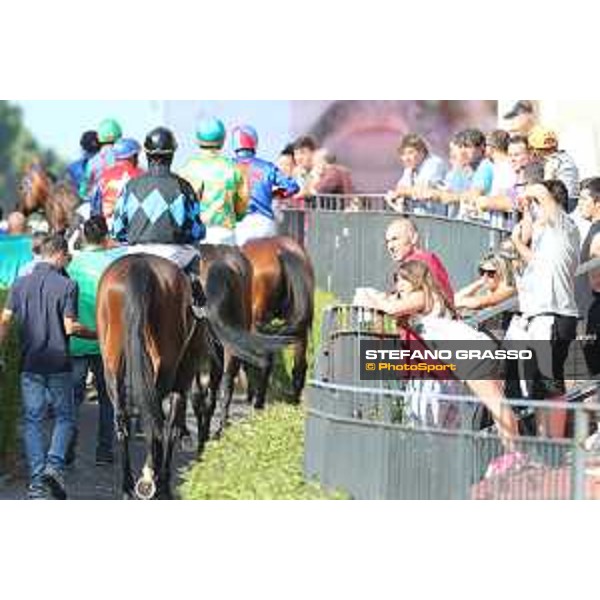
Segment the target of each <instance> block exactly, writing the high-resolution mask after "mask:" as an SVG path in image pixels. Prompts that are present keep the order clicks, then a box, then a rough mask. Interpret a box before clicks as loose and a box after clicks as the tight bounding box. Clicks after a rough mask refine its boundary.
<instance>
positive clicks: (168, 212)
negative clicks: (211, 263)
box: [112, 127, 206, 307]
mask: <svg viewBox="0 0 600 600" xmlns="http://www.w3.org/2000/svg"><path fill="white" fill-rule="evenodd" d="M176 149H177V142H176V140H175V136H174V135H173V133H172V132H171V131H170V130H169V129H166V128H165V127H157V128H156V129H154V130H152V131H151V132H150V133H149V134H148V135H147V136H146V141H145V142H144V150H145V152H146V158H147V161H148V172H147V173H146V174H144V175H141V176H140V177H137V178H135V179H132V180H131V181H130V182H129V183H128V184H127V185H126V187H125V190H124V191H123V195H122V196H121V197H120V198H119V200H118V201H117V205H116V207H115V213H114V222H113V226H112V234H113V237H115V238H116V239H117V240H119V241H120V242H123V243H127V244H129V245H130V246H132V247H131V248H130V249H129V252H130V253H148V254H154V255H158V256H162V257H163V258H167V259H168V260H170V261H172V262H174V263H176V264H177V265H178V266H179V267H180V268H181V269H183V270H184V271H186V272H187V273H188V275H190V279H191V281H192V293H193V301H194V305H195V306H196V307H197V306H200V305H201V304H202V303H203V299H204V295H203V293H202V289H201V288H200V286H199V284H198V282H197V280H196V278H195V277H194V275H195V274H196V273H195V271H196V272H197V269H196V268H195V267H196V263H197V260H198V259H199V257H200V253H199V252H198V250H197V249H196V248H195V247H194V246H192V244H195V243H197V242H200V241H201V240H202V239H203V238H204V236H205V235H206V228H205V227H204V224H203V223H202V221H201V219H200V210H199V209H200V207H199V204H198V199H197V198H196V194H195V193H194V190H193V189H192V186H191V185H190V184H189V183H188V182H187V181H185V180H184V179H182V178H181V177H178V176H177V175H175V174H174V173H172V172H171V164H172V162H173V156H174V154H175V150H176Z"/></svg>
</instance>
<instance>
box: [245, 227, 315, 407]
mask: <svg viewBox="0 0 600 600" xmlns="http://www.w3.org/2000/svg"><path fill="white" fill-rule="evenodd" d="M242 252H243V253H244V255H245V256H246V257H247V258H248V260H249V261H250V263H251V265H252V324H253V328H254V330H256V331H261V332H267V331H272V333H274V334H276V335H278V336H282V337H284V338H289V337H291V338H293V339H294V344H293V345H294V365H293V369H292V393H293V399H294V400H295V401H296V402H299V401H300V396H301V394H302V390H303V389H304V384H305V380H306V371H307V368H308V363H307V360H306V353H307V350H308V336H309V333H310V329H311V327H312V322H313V317H314V291H315V277H314V271H313V267H312V263H311V260H310V257H309V256H308V254H307V253H306V251H305V250H304V248H303V247H302V246H301V245H300V244H299V243H298V242H296V241H295V240H294V239H292V238H290V237H287V236H278V237H272V238H263V239H256V240H250V241H248V242H247V243H246V244H244V246H242ZM274 319H278V320H281V321H282V322H283V323H282V325H281V326H280V327H279V328H277V329H275V330H272V329H271V328H270V323H271V322H272V321H273V320H274ZM272 368H273V354H270V355H269V357H268V362H267V365H266V366H265V367H264V368H262V370H260V372H259V377H258V381H257V384H256V386H255V385H254V384H252V385H250V381H249V388H248V400H249V402H254V406H255V408H259V409H260V408H263V407H264V405H265V401H266V394H267V388H268V383H269V377H270V375H271V371H272ZM250 379H251V378H249V380H250ZM255 397H256V400H254V398H255Z"/></svg>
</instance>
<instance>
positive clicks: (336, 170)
mask: <svg viewBox="0 0 600 600" xmlns="http://www.w3.org/2000/svg"><path fill="white" fill-rule="evenodd" d="M353 191H354V186H353V185H352V175H351V173H350V169H348V168H347V167H344V166H342V165H339V164H337V158H336V156H335V155H334V154H333V153H332V152H330V151H329V150H327V149H326V148H319V149H318V150H317V151H316V152H315V154H314V167H313V170H312V177H311V178H310V182H309V185H308V193H309V194H311V195H312V194H346V195H347V194H351V193H352V192H353Z"/></svg>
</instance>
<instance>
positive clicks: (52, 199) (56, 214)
mask: <svg viewBox="0 0 600 600" xmlns="http://www.w3.org/2000/svg"><path fill="white" fill-rule="evenodd" d="M19 196H20V203H19V210H20V211H21V212H22V213H23V214H24V215H25V216H30V215H31V214H32V213H34V212H36V211H39V210H41V211H43V212H44V214H45V216H46V219H47V221H48V224H49V225H50V229H51V230H52V231H54V232H58V233H61V232H64V231H66V230H67V229H68V227H69V224H70V223H71V221H72V220H73V217H74V214H75V210H76V208H77V206H78V204H79V197H78V196H77V194H76V193H75V191H74V190H73V188H72V186H71V185H70V184H68V183H67V182H66V181H60V182H55V181H54V179H53V177H51V175H50V174H49V173H48V171H47V170H46V168H45V167H44V165H43V163H42V161H41V159H39V158H37V157H36V158H33V159H31V160H30V161H29V162H28V163H27V165H26V166H25V169H24V170H23V177H22V178H21V181H20V184H19Z"/></svg>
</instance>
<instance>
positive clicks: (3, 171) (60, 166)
mask: <svg viewBox="0 0 600 600" xmlns="http://www.w3.org/2000/svg"><path fill="white" fill-rule="evenodd" d="M34 157H38V158H40V159H41V160H42V163H43V164H44V165H45V167H46V168H47V169H48V170H49V171H50V172H51V173H53V174H54V175H57V176H58V175H59V174H60V173H62V171H63V170H64V168H65V163H64V161H63V160H62V159H61V158H60V157H59V156H58V154H56V153H55V152H54V151H53V150H50V149H47V148H43V147H42V146H40V144H39V143H38V142H37V141H36V140H35V138H34V137H33V135H31V132H30V131H29V130H28V129H27V128H26V127H25V125H24V123H23V114H22V111H21V109H20V108H19V107H18V106H16V105H14V104H11V103H10V102H8V101H6V100H0V206H2V207H3V208H4V209H5V210H12V209H13V208H14V206H15V204H16V203H17V200H18V197H17V182H18V180H19V177H20V173H21V171H22V170H23V168H24V167H25V165H26V164H27V162H29V161H30V160H31V159H32V158H34Z"/></svg>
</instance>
